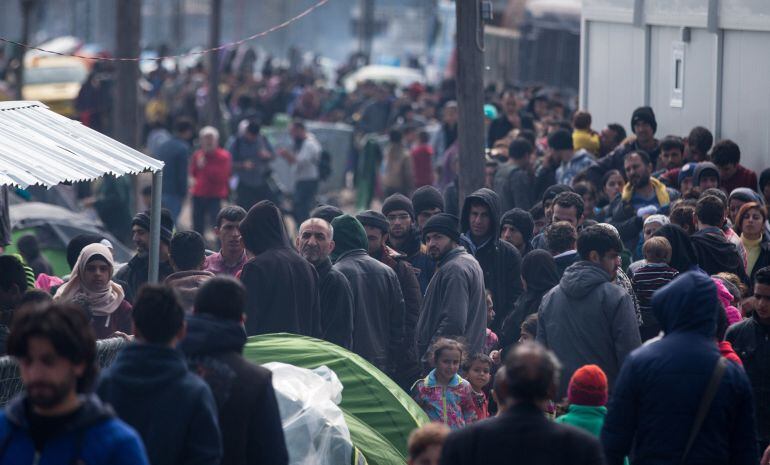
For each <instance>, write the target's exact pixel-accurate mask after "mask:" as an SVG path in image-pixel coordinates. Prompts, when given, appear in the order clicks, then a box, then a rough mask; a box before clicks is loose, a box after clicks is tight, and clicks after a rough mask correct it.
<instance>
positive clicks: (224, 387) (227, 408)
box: [179, 276, 289, 465]
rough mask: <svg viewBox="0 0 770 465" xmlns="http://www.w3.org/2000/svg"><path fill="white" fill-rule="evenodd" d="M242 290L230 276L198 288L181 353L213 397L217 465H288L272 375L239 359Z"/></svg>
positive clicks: (242, 339) (242, 336)
mask: <svg viewBox="0 0 770 465" xmlns="http://www.w3.org/2000/svg"><path fill="white" fill-rule="evenodd" d="M245 305H246V289H244V288H243V285H242V284H241V283H240V282H239V281H237V280H235V279H233V278H230V277H225V276H220V277H215V278H212V279H210V280H208V281H207V282H206V284H204V285H203V287H201V288H200V290H199V291H198V294H197V295H196V298H195V305H194V306H195V309H194V313H193V314H192V315H190V316H188V317H187V335H186V336H185V338H184V339H183V340H182V342H181V343H180V344H179V349H180V350H181V351H182V352H183V353H184V354H185V356H186V357H187V363H188V364H189V366H190V369H191V370H192V371H193V372H194V373H197V374H198V375H199V376H201V377H202V378H203V380H204V381H206V383H207V384H208V385H209V387H210V388H211V392H212V393H213V394H214V400H215V401H216V403H217V411H218V412H219V429H220V430H221V432H222V462H221V465H240V464H245V463H259V464H265V465H286V464H288V463H289V454H288V452H287V451H286V442H285V440H284V436H283V427H282V426H281V414H280V412H279V411H278V401H277V400H276V398H275V391H274V390H273V385H272V381H271V378H272V374H271V372H270V370H267V369H265V368H262V367H261V366H259V365H254V364H253V363H250V362H248V361H246V360H245V359H244V358H243V355H241V354H242V352H243V346H244V345H245V344H246V331H245V330H244V328H243V315H244V314H243V311H244V309H245Z"/></svg>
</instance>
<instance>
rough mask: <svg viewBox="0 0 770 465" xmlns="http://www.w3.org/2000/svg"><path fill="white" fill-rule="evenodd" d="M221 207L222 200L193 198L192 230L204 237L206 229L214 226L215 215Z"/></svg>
mask: <svg viewBox="0 0 770 465" xmlns="http://www.w3.org/2000/svg"><path fill="white" fill-rule="evenodd" d="M221 205H222V200H221V199H217V198H212V197H193V198H192V207H193V229H194V230H195V231H198V232H199V233H200V234H201V235H202V236H205V235H206V229H208V228H213V227H214V226H216V221H217V214H218V213H219V208H220V206H221Z"/></svg>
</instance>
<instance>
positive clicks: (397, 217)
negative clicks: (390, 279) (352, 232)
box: [382, 194, 436, 296]
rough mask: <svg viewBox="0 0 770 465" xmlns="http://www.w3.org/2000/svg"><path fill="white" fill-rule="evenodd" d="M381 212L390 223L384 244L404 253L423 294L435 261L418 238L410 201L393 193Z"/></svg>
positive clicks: (433, 269) (434, 268)
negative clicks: (415, 274)
mask: <svg viewBox="0 0 770 465" xmlns="http://www.w3.org/2000/svg"><path fill="white" fill-rule="evenodd" d="M382 214H383V215H385V218H387V220H388V224H389V225H390V232H389V233H388V241H387V243H386V245H387V246H388V247H390V248H392V249H393V250H396V251H398V252H400V253H402V254H404V255H406V260H407V261H408V262H409V264H411V265H412V267H413V268H415V271H416V272H417V280H418V281H419V282H420V292H421V293H422V295H423V296H424V295H425V291H426V290H427V289H428V283H430V279H431V278H432V277H433V273H434V271H435V270H436V263H435V262H434V261H433V260H432V259H431V258H430V257H429V256H428V254H427V253H426V251H425V247H424V245H423V244H422V241H421V240H420V232H419V231H418V230H417V227H416V226H415V214H414V206H413V205H412V201H411V200H409V198H408V197H406V196H404V195H402V194H393V195H391V196H390V197H388V198H387V199H385V202H384V203H383V204H382Z"/></svg>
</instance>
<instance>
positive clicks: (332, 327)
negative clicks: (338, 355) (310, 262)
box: [315, 258, 353, 350]
mask: <svg viewBox="0 0 770 465" xmlns="http://www.w3.org/2000/svg"><path fill="white" fill-rule="evenodd" d="M315 269H316V271H317V272H318V283H319V284H318V288H319V291H320V299H321V339H323V340H325V341H329V342H331V343H332V344H337V345H338V346H340V347H344V348H346V349H348V350H350V347H351V346H352V345H353V290H352V289H351V288H350V283H349V282H348V278H346V277H345V275H344V274H342V273H340V272H339V271H337V270H335V269H333V268H332V261H331V260H330V259H329V258H326V259H325V260H323V261H321V263H319V264H317V265H315Z"/></svg>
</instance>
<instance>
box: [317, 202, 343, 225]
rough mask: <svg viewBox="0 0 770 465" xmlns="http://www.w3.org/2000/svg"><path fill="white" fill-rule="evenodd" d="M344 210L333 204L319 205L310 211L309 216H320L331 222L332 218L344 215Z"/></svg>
mask: <svg viewBox="0 0 770 465" xmlns="http://www.w3.org/2000/svg"><path fill="white" fill-rule="evenodd" d="M344 214H345V212H343V211H342V210H340V209H339V208H338V207H335V206H333V205H319V206H317V207H315V208H314V209H313V210H312V211H311V212H310V218H321V219H322V220H326V222H327V223H331V222H332V220H333V219H334V218H337V217H338V216H342V215H344Z"/></svg>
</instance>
